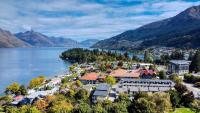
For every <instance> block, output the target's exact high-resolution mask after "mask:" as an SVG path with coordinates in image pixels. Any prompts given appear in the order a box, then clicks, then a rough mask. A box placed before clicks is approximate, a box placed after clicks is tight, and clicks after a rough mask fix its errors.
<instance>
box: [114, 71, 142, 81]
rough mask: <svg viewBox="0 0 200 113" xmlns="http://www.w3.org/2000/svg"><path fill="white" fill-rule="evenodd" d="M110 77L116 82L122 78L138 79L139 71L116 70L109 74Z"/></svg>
mask: <svg viewBox="0 0 200 113" xmlns="http://www.w3.org/2000/svg"><path fill="white" fill-rule="evenodd" d="M110 76H112V77H114V78H116V79H117V80H121V79H124V78H139V76H140V70H139V69H136V70H124V69H117V70H114V71H112V72H111V73H110Z"/></svg>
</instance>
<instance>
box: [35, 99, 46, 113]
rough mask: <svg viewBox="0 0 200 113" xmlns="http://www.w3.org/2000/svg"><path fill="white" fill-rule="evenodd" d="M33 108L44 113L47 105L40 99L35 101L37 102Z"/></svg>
mask: <svg viewBox="0 0 200 113" xmlns="http://www.w3.org/2000/svg"><path fill="white" fill-rule="evenodd" d="M35 106H36V107H37V108H38V109H39V110H41V111H45V110H46V108H47V106H48V103H47V102H46V101H45V100H43V99H40V100H37V101H36V102H35Z"/></svg>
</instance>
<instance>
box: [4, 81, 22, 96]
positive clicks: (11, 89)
mask: <svg viewBox="0 0 200 113" xmlns="http://www.w3.org/2000/svg"><path fill="white" fill-rule="evenodd" d="M19 90H20V85H19V84H18V83H16V82H14V83H13V84H11V85H9V86H8V87H7V88H6V90H5V93H6V94H8V93H11V94H17V93H18V92H19Z"/></svg>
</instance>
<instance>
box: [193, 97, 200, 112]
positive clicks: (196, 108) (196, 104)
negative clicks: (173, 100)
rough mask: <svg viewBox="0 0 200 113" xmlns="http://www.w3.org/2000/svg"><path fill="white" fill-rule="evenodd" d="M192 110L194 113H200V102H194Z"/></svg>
mask: <svg viewBox="0 0 200 113" xmlns="http://www.w3.org/2000/svg"><path fill="white" fill-rule="evenodd" d="M191 107H192V110H193V111H195V113H199V112H200V100H195V101H194V102H193V103H192V105H191Z"/></svg>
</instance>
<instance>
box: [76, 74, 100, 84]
mask: <svg viewBox="0 0 200 113" xmlns="http://www.w3.org/2000/svg"><path fill="white" fill-rule="evenodd" d="M98 76H99V74H98V73H95V72H92V73H87V74H85V75H83V76H82V77H81V78H80V81H81V82H82V83H83V84H96V83H97V79H98Z"/></svg>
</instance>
